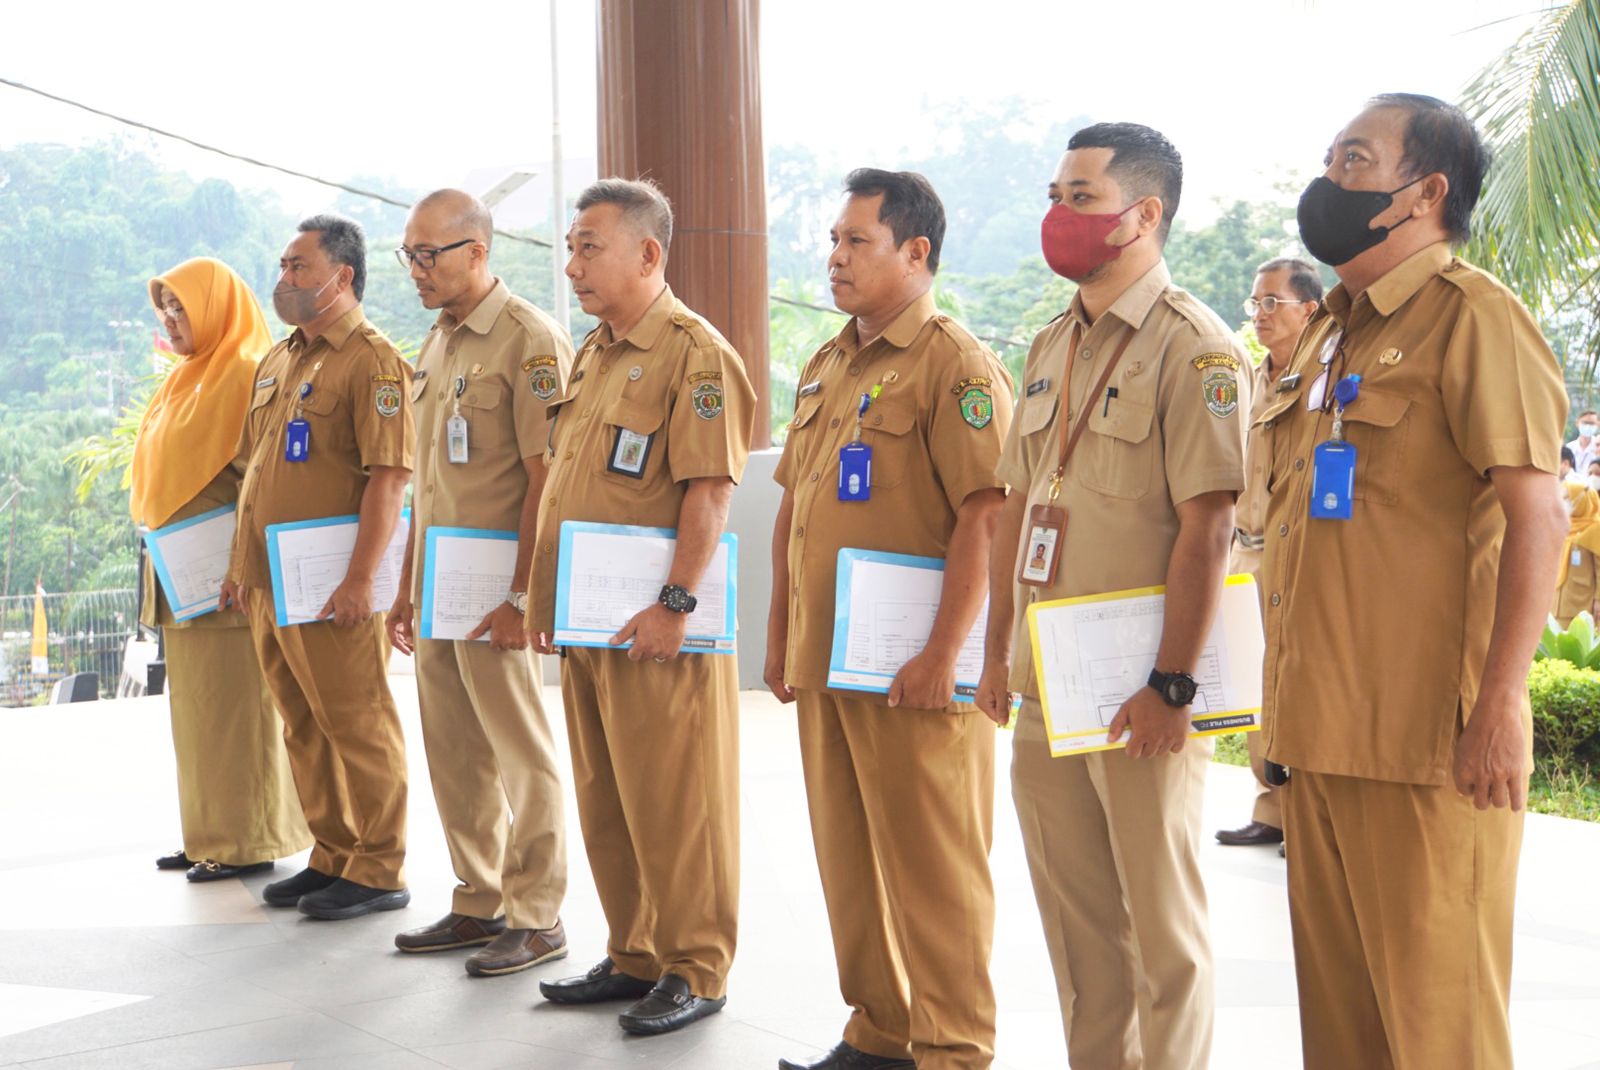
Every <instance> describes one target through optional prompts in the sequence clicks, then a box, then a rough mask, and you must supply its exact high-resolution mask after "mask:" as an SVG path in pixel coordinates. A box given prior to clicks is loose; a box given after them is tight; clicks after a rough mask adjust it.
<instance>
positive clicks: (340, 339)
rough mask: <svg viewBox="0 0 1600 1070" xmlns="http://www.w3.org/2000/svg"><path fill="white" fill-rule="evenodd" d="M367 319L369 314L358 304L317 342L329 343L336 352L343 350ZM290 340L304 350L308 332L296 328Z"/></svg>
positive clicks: (331, 325)
mask: <svg viewBox="0 0 1600 1070" xmlns="http://www.w3.org/2000/svg"><path fill="white" fill-rule="evenodd" d="M366 318H367V314H366V313H365V312H364V311H362V309H361V304H360V303H359V302H357V303H356V304H355V305H354V306H353V307H352V308H351V309H350V311H349V312H346V313H345V314H344V315H342V316H340V317H339V318H338V319H336V320H334V321H333V322H332V323H331V324H329V325H328V329H327V330H325V331H323V332H322V334H321V335H320V336H319V337H318V338H317V341H318V342H326V343H328V346H329V348H331V349H334V350H340V349H343V348H344V344H345V343H346V342H348V341H349V340H350V336H351V335H352V334H354V333H355V332H356V328H357V327H359V326H361V324H362V323H363V322H364V321H365V320H366ZM289 340H290V341H291V342H292V343H294V346H295V348H296V349H304V348H305V347H306V332H305V331H304V330H302V329H301V328H299V327H296V328H295V329H294V333H293V334H291V335H290V336H289ZM313 344H315V343H313Z"/></svg>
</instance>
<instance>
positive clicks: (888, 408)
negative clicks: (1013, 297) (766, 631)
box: [776, 295, 1012, 689]
mask: <svg viewBox="0 0 1600 1070" xmlns="http://www.w3.org/2000/svg"><path fill="white" fill-rule="evenodd" d="M874 385H880V386H882V388H883V389H882V391H881V393H880V394H879V395H878V397H877V398H876V399H875V400H874V401H873V402H872V404H871V405H870V407H869V408H868V409H867V412H866V415H865V417H863V419H862V421H861V441H862V442H863V443H864V444H866V445H867V446H870V447H871V448H872V475H871V489H870V495H871V497H870V498H869V499H868V500H867V501H864V502H842V501H840V500H839V449H840V447H841V446H843V445H844V444H845V443H847V442H849V441H851V439H853V438H854V437H855V433H856V412H857V410H858V409H859V407H860V402H861V395H862V394H864V393H866V392H868V391H869V390H871V389H872V387H873V386H874ZM797 394H798V400H797V402H796V404H795V413H794V420H793V421H792V422H791V423H790V424H789V438H788V441H787V442H786V443H785V444H784V448H783V457H782V459H781V460H780V461H779V462H778V469H777V472H776V479H777V481H778V482H779V483H781V484H782V485H783V486H784V487H785V488H787V489H788V490H789V491H791V492H793V494H794V517H793V521H792V523H791V525H790V529H789V582H790V587H791V591H790V595H789V646H788V656H787V660H786V662H785V677H786V679H787V681H788V683H789V685H790V686H791V687H804V688H814V689H821V688H824V687H826V686H827V682H828V662H829V661H830V660H831V655H832V652H833V624H834V580H835V572H836V569H837V564H838V559H839V550H840V549H842V548H844V547H851V548H854V549H861V550H890V551H894V552H896V553H904V554H917V555H920V556H924V557H939V558H942V557H944V556H945V554H946V551H947V550H948V549H949V546H950V536H951V534H952V533H953V532H954V531H955V526H956V511H957V510H959V509H960V508H961V503H962V502H964V501H966V499H967V496H968V495H969V494H971V493H972V492H974V491H979V490H986V489H989V488H1000V489H1003V488H1004V486H1005V484H1004V482H1003V481H1001V480H1000V479H998V478H996V477H995V474H994V470H995V465H996V464H997V463H998V461H999V459H1000V447H1001V445H1002V443H1004V441H1005V434H1006V431H1007V429H1008V428H1009V427H1010V426H1011V410H1012V400H1011V397H1012V384H1011V377H1010V376H1009V375H1008V374H1007V373H1006V370H1005V367H1004V366H1003V365H1002V364H1001V363H1000V361H999V360H998V359H996V357H995V355H994V354H993V353H992V352H990V351H989V349H987V348H986V347H985V346H984V345H983V344H982V343H981V342H979V341H978V340H977V339H976V338H974V337H973V336H972V335H971V334H969V333H968V332H967V331H966V330H965V329H964V328H962V327H961V326H960V325H959V324H957V323H956V322H955V321H954V320H952V319H951V318H950V317H949V316H942V315H939V313H938V310H937V309H936V308H935V307H934V303H933V297H932V295H925V296H923V297H922V298H921V299H919V300H918V301H917V302H915V303H914V304H912V305H911V307H909V308H907V309H906V310H905V311H904V312H902V313H901V314H900V315H899V316H898V317H897V318H896V319H895V321H894V322H893V323H891V324H890V325H889V326H888V328H886V329H885V330H884V332H883V334H882V335H881V336H880V337H878V338H876V339H874V340H873V341H872V342H870V343H868V344H867V345H866V346H865V347H863V346H861V345H860V343H859V340H858V338H857V335H856V321H855V320H854V319H852V320H851V321H850V322H849V323H847V324H845V327H844V330H842V331H841V332H839V335H838V337H837V338H835V339H834V340H833V341H831V342H828V343H827V344H825V345H824V346H823V347H822V348H821V349H819V350H818V351H817V353H816V355H815V356H813V357H812V358H811V360H810V361H809V362H808V363H807V364H806V367H805V370H804V371H803V372H801V374H800V386H799V389H798V391H797Z"/></svg>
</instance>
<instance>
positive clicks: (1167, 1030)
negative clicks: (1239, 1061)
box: [1011, 698, 1353, 1070]
mask: <svg viewBox="0 0 1600 1070" xmlns="http://www.w3.org/2000/svg"><path fill="white" fill-rule="evenodd" d="M1212 750H1213V747H1212V745H1211V744H1210V742H1209V741H1206V740H1194V739H1191V740H1190V741H1189V742H1188V744H1187V745H1186V746H1185V747H1184V749H1183V751H1182V752H1181V753H1179V754H1175V755H1168V756H1166V757H1162V758H1150V759H1141V760H1137V761H1136V760H1134V759H1132V758H1129V757H1128V756H1127V754H1126V753H1125V752H1123V751H1121V750H1113V751H1102V752H1098V753H1094V754H1086V755H1082V756H1066V757H1061V758H1052V757H1050V744H1049V739H1048V737H1047V736H1046V733H1045V727H1044V715H1043V713H1042V711H1041V710H1040V708H1039V702H1038V700H1037V699H1033V698H1024V699H1023V700H1022V713H1021V715H1020V716H1019V718H1018V721H1017V731H1016V741H1015V743H1014V745H1013V748H1012V765H1011V790H1012V795H1013V797H1014V798H1015V800H1016V805H1017V818H1018V820H1019V821H1020V822H1021V824H1022V842H1023V846H1024V848H1025V849H1026V851H1027V855H1028V868H1029V871H1030V872H1031V874H1032V876H1033V889H1034V895H1035V897H1036V898H1037V899H1038V901H1039V913H1040V915H1041V917H1042V919H1043V922H1044V933H1045V942H1046V944H1047V946H1048V947H1049V949H1050V962H1051V965H1052V966H1053V967H1054V968H1055V974H1056V990H1057V993H1058V994H1059V996H1060V999H1061V1018H1062V1023H1063V1025H1064V1027H1065V1029H1066V1037H1067V1054H1068V1056H1069V1058H1070V1060H1071V1065H1072V1066H1073V1067H1078V1068H1082V1070H1203V1068H1204V1067H1205V1066H1206V1065H1207V1064H1208V1062H1209V1060H1210V1056H1211V1034H1212V1019H1213V1014H1214V1011H1215V1004H1216V996H1215V993H1214V991H1213V970H1212V960H1211V942H1210V937H1209V935H1208V933H1207V928H1208V923H1207V919H1206V893H1205V885H1204V883H1203V882H1202V881H1201V879H1200V859H1199V840H1200V808H1201V803H1202V796H1203V795H1204V792H1205V780H1206V766H1207V764H1208V763H1209V762H1210V760H1211V753H1212ZM1291 853H1292V852H1291ZM1352 1070H1353V1068H1352Z"/></svg>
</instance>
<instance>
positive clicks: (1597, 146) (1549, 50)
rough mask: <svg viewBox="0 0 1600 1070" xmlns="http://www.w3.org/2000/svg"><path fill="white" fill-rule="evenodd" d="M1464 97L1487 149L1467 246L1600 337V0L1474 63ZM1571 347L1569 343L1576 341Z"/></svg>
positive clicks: (1548, 20)
mask: <svg viewBox="0 0 1600 1070" xmlns="http://www.w3.org/2000/svg"><path fill="white" fill-rule="evenodd" d="M1462 106H1463V107H1464V109H1465V110H1466V112H1467V113H1468V114H1469V115H1471V116H1472V117H1473V118H1474V119H1475V120H1476V121H1477V122H1478V123H1479V125H1480V127H1481V128H1482V129H1483V131H1484V135H1485V137H1486V138H1487V140H1488V142H1489V145H1490V148H1491V149H1492V150H1493V151H1494V155H1495V162H1494V166H1493V167H1492V168H1491V169H1490V171H1489V177H1488V181H1487V183H1486V184H1485V187H1484V192H1483V198H1482V200H1481V201H1480V202H1479V206H1478V212H1477V217H1476V220H1475V234H1474V237H1473V240H1472V242H1471V244H1470V245H1469V246H1468V250H1467V256H1468V257H1469V259H1472V260H1473V261H1474V262H1476V263H1479V264H1483V265H1484V266H1485V267H1487V268H1489V269H1490V270H1492V271H1494V272H1495V274H1497V275H1499V276H1500V278H1501V279H1502V280H1503V281H1504V282H1505V283H1506V285H1508V286H1510V287H1511V288H1512V290H1514V291H1516V292H1517V293H1518V294H1519V295H1520V296H1521V297H1522V299H1523V300H1524V301H1525V302H1526V303H1527V304H1528V306H1529V307H1530V308H1532V309H1533V310H1534V312H1535V313H1536V314H1537V315H1539V316H1541V318H1542V319H1543V320H1544V322H1545V324H1546V327H1547V330H1551V331H1552V332H1553V333H1560V334H1564V335H1566V336H1567V338H1566V340H1567V343H1568V348H1567V353H1568V355H1569V358H1570V355H1571V354H1572V353H1573V352H1574V351H1577V352H1584V353H1588V354H1590V356H1589V357H1588V360H1587V362H1586V363H1587V364H1588V368H1589V370H1591V371H1592V369H1593V367H1594V364H1595V359H1596V358H1595V355H1594V354H1595V353H1596V346H1595V343H1596V342H1597V341H1600V178H1597V175H1596V167H1597V165H1600V0H1570V2H1568V3H1561V4H1556V5H1553V6H1552V7H1550V9H1549V10H1548V11H1546V12H1544V13H1543V14H1542V15H1541V16H1540V17H1539V21H1538V22H1537V23H1536V24H1535V25H1534V26H1533V27H1532V28H1530V29H1529V30H1527V31H1526V32H1525V33H1524V34H1523V35H1522V37H1521V38H1520V39H1519V40H1518V41H1517V43H1516V44H1515V45H1513V46H1512V47H1511V48H1510V49H1508V50H1507V51H1506V52H1505V53H1504V54H1502V55H1501V56H1500V57H1499V58H1498V59H1497V60H1495V61H1494V62H1493V63H1491V64H1490V65H1489V66H1488V67H1487V68H1485V69H1484V70H1483V71H1482V72H1480V73H1479V74H1478V76H1477V78H1475V79H1474V80H1473V81H1472V83H1471V84H1470V85H1469V86H1468V87H1467V90H1466V93H1465V97H1464V99H1463V101H1462ZM1574 347H1576V350H1575V349H1574Z"/></svg>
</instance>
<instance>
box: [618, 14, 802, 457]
mask: <svg viewBox="0 0 1600 1070" xmlns="http://www.w3.org/2000/svg"><path fill="white" fill-rule="evenodd" d="M599 14H600V28H599V35H598V36H599V52H600V174H601V175H603V176H613V175H615V176H619V177H622V178H641V177H648V178H651V179H654V180H655V181H656V182H657V183H659V184H660V186H661V188H662V189H663V190H664V191H665V192H666V194H667V197H668V198H669V199H670V200H671V201H672V209H673V219H674V222H673V235H672V249H671V250H670V252H669V254H668V257H667V283H668V285H670V286H671V287H672V289H673V292H675V293H676V294H677V295H678V296H679V297H681V298H682V299H683V300H684V302H685V303H687V304H688V305H689V307H691V308H693V309H694V310H695V311H696V312H699V313H700V314H701V315H703V316H705V317H706V319H708V320H710V321H711V323H712V324H713V325H714V326H715V327H716V328H717V330H719V331H721V332H722V334H723V335H724V336H725V337H726V338H727V339H728V341H729V342H731V343H733V347H734V348H735V349H737V350H738V351H739V353H740V355H741V356H743V357H744V361H745V367H746V368H747V369H748V371H749V373H750V379H751V381H752V382H753V383H754V384H755V388H756V396H757V397H758V399H759V404H758V409H757V414H756V426H755V433H754V438H753V441H752V442H751V446H752V447H753V448H755V449H762V448H765V447H766V446H769V445H771V442H772V426H771V418H770V414H771V405H772V400H771V392H770V390H769V387H768V383H769V375H768V369H767V184H766V170H765V163H764V152H763V149H762V144H761V62H760V52H759V48H758V37H757V29H758V23H759V14H760V0H600V12H599Z"/></svg>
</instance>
